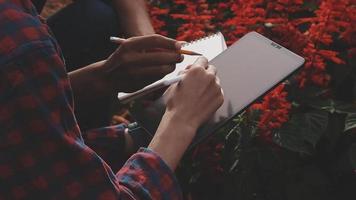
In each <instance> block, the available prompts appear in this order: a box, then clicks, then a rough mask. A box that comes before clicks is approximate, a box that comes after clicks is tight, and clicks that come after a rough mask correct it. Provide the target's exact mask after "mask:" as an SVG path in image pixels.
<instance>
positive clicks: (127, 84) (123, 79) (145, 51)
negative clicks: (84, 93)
mask: <svg viewBox="0 0 356 200" xmlns="http://www.w3.org/2000/svg"><path fill="white" fill-rule="evenodd" d="M180 48H181V44H180V43H179V42H177V41H176V40H173V39H170V38H167V37H164V36H161V35H156V34H154V35H148V36H141V37H132V38H129V39H126V40H124V41H123V42H122V43H121V45H120V47H119V48H118V49H117V50H116V51H115V52H114V53H113V54H112V55H111V56H110V57H109V58H108V59H107V61H106V62H105V63H104V65H103V73H102V75H103V79H104V80H106V81H109V85H111V86H112V87H113V89H114V90H115V91H116V92H117V91H123V92H132V91H134V90H137V89H140V88H142V87H144V86H146V85H148V84H150V83H152V82H155V81H157V80H159V79H161V78H162V77H164V76H165V75H166V74H168V73H170V72H172V71H173V70H174V68H175V64H176V63H177V62H181V61H182V60H183V56H182V55H181V54H180V53H179V52H178V50H180Z"/></svg>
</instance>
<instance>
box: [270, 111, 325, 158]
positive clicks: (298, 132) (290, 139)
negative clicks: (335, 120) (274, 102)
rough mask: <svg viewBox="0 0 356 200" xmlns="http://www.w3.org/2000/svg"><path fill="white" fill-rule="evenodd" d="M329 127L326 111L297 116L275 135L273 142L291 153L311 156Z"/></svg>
mask: <svg viewBox="0 0 356 200" xmlns="http://www.w3.org/2000/svg"><path fill="white" fill-rule="evenodd" d="M327 125H328V113H327V112H325V111H320V110H315V111H312V112H308V113H304V114H295V115H293V116H292V118H291V120H290V121H289V122H288V123H286V124H285V125H283V126H282V128H281V129H280V130H279V131H278V132H277V133H275V134H274V137H273V140H274V142H275V143H276V144H278V145H280V146H282V147H284V148H287V149H289V150H291V151H294V152H299V153H305V154H309V155H311V154H312V153H313V151H314V147H315V145H316V144H317V142H318V141H319V139H320V137H321V135H322V134H323V133H324V132H325V130H326V127H327Z"/></svg>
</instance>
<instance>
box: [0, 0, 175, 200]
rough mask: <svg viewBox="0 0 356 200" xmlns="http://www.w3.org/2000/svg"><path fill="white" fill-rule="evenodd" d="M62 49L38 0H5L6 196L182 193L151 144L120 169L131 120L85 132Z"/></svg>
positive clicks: (0, 170)
mask: <svg viewBox="0 0 356 200" xmlns="http://www.w3.org/2000/svg"><path fill="white" fill-rule="evenodd" d="M60 55H61V53H60V50H59V48H58V45H57V43H56V41H55V40H54V38H53V37H52V36H51V34H49V29H48V27H47V25H46V24H45V23H42V21H41V20H40V19H39V17H38V15H37V12H36V11H35V9H34V7H33V5H32V4H31V2H30V0H17V1H15V0H14V1H10V0H0V200H3V199H102V200H110V199H181V198H182V195H181V192H180V190H179V186H178V184H177V181H176V179H175V177H174V174H173V173H172V172H171V170H170V169H169V168H168V166H167V165H166V164H165V163H164V162H163V160H161V159H160V157H159V156H158V155H156V154H155V153H154V152H153V151H151V150H149V149H141V150H140V151H139V152H137V153H136V154H134V155H133V156H131V158H129V160H128V161H127V162H126V163H125V165H124V166H123V167H122V168H121V169H120V170H118V171H117V172H116V173H115V172H113V171H112V169H111V168H110V166H109V164H110V165H115V155H117V156H118V157H117V160H120V156H119V155H120V152H119V151H120V150H122V149H121V148H120V144H123V142H122V140H123V132H124V128H125V127H123V126H116V127H108V128H102V129H98V130H94V131H89V132H87V133H81V131H80V129H79V127H78V124H77V122H76V119H75V116H74V114H73V97H72V90H71V87H70V83H69V80H68V76H67V73H66V71H65V66H64V63H63V60H62V58H61V56H60ZM121 155H122V154H121ZM106 161H108V162H106ZM107 163H109V164H107Z"/></svg>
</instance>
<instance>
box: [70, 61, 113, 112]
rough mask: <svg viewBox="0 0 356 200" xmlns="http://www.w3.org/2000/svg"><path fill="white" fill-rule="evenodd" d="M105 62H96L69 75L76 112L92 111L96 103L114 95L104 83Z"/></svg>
mask: <svg viewBox="0 0 356 200" xmlns="http://www.w3.org/2000/svg"><path fill="white" fill-rule="evenodd" d="M104 62H105V61H100V62H96V63H93V64H91V65H88V66H86V67H83V68H80V69H77V70H75V71H72V72H70V73H69V80H70V83H71V87H72V90H73V96H74V103H75V104H74V105H75V109H76V110H77V109H80V110H82V109H83V110H86V109H90V107H92V106H95V102H97V101H101V100H105V99H110V96H111V95H113V91H112V88H111V87H109V86H108V85H107V82H106V81H104V75H103V72H102V65H103V64H104Z"/></svg>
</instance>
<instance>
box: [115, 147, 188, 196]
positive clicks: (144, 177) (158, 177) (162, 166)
mask: <svg viewBox="0 0 356 200" xmlns="http://www.w3.org/2000/svg"><path fill="white" fill-rule="evenodd" d="M117 177H118V179H117V180H118V181H119V184H120V185H123V186H125V187H127V188H128V189H129V190H131V192H132V193H133V194H135V195H136V196H137V197H138V199H157V200H159V199H167V200H168V199H173V200H178V199H183V197H182V192H181V189H180V186H179V184H178V181H177V179H176V177H175V175H174V172H173V171H172V170H171V169H170V168H169V167H168V166H167V164H166V163H165V162H164V161H163V160H162V159H161V158H160V157H159V156H158V154H156V153H155V152H154V151H152V150H151V149H148V148H140V149H139V151H138V152H137V153H136V154H134V155H133V156H131V158H130V159H129V160H128V161H127V162H126V164H125V165H124V166H123V168H121V170H120V171H119V172H118V173H117Z"/></svg>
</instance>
